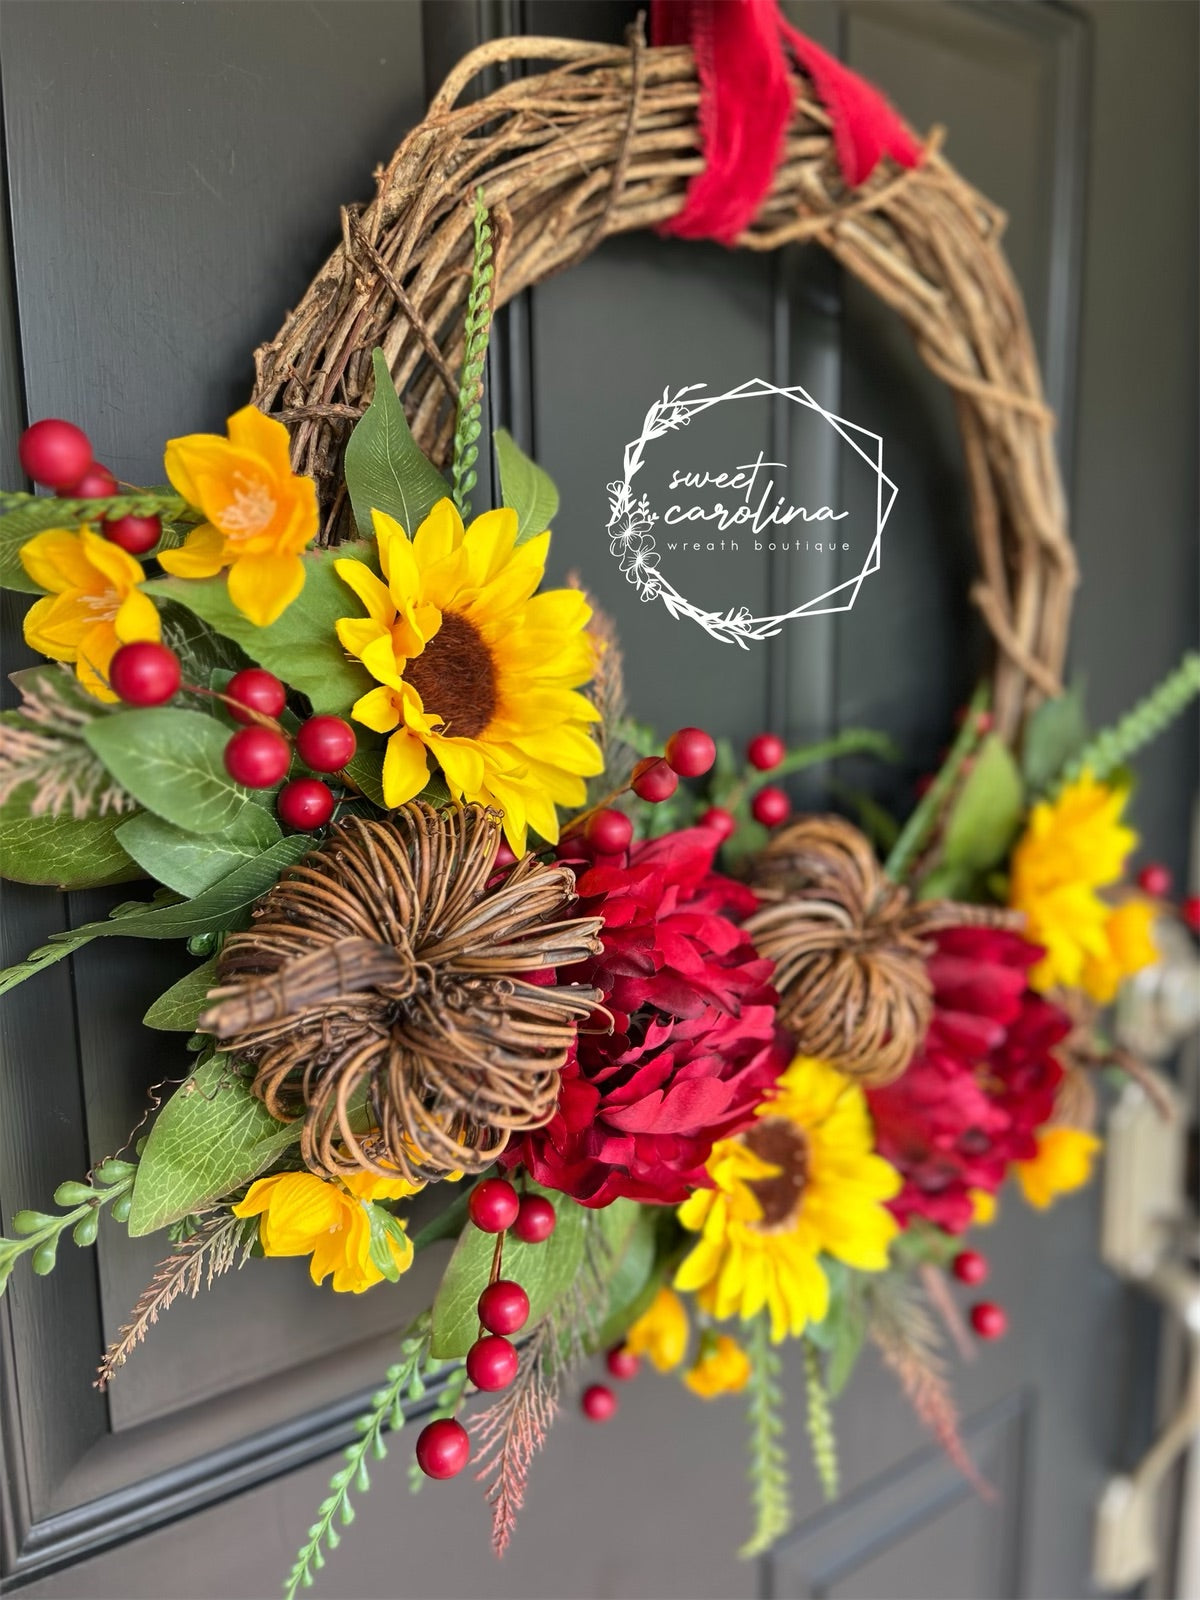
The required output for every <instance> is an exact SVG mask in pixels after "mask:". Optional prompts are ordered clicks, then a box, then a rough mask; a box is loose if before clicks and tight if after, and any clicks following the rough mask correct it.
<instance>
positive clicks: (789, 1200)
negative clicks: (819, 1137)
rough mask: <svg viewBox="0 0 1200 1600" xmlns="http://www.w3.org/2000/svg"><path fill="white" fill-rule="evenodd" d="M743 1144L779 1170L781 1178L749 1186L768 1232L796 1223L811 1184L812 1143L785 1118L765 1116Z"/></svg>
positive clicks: (747, 1134)
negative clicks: (801, 1203)
mask: <svg viewBox="0 0 1200 1600" xmlns="http://www.w3.org/2000/svg"><path fill="white" fill-rule="evenodd" d="M742 1143H743V1144H744V1145H745V1146H746V1147H747V1149H749V1150H752V1151H753V1152H754V1154H755V1155H756V1156H759V1157H760V1158H761V1159H762V1160H763V1161H769V1162H770V1163H771V1165H772V1166H773V1167H778V1168H779V1175H778V1177H774V1178H758V1179H756V1180H755V1181H754V1182H752V1183H748V1184H747V1188H748V1189H750V1190H751V1192H752V1193H753V1195H754V1198H755V1199H756V1200H757V1201H758V1203H759V1205H760V1206H761V1207H762V1214H763V1215H762V1221H761V1223H759V1224H758V1226H759V1228H760V1229H761V1230H762V1232H764V1233H772V1232H774V1231H776V1230H777V1229H779V1228H782V1227H784V1226H786V1225H788V1224H790V1223H792V1222H794V1221H795V1218H796V1214H797V1213H798V1211H799V1210H800V1200H801V1198H802V1196H803V1194H804V1185H805V1183H806V1182H807V1181H808V1140H807V1139H806V1138H805V1137H804V1133H803V1131H802V1130H801V1129H800V1128H798V1127H797V1126H796V1124H795V1123H794V1122H789V1121H788V1120H787V1119H786V1118H785V1117H763V1119H762V1120H761V1121H760V1122H756V1123H755V1124H754V1126H753V1127H752V1128H751V1129H749V1130H748V1132H746V1133H744V1134H743V1135H742Z"/></svg>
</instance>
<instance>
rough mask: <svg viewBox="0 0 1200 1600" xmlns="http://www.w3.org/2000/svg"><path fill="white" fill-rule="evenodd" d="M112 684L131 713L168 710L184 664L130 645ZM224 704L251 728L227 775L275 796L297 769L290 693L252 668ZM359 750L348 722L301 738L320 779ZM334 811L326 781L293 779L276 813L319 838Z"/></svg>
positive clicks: (326, 721)
mask: <svg viewBox="0 0 1200 1600" xmlns="http://www.w3.org/2000/svg"><path fill="white" fill-rule="evenodd" d="M108 681H109V685H110V686H111V688H112V691H113V693H114V694H115V695H116V696H117V698H118V699H120V700H123V701H124V702H125V704H126V705H130V706H161V705H163V704H165V703H166V701H168V700H170V699H171V697H172V696H173V695H175V694H176V693H177V692H178V690H179V688H180V684H181V674H180V667H179V657H178V656H177V655H176V654H175V652H174V651H173V650H169V649H168V648H167V646H166V645H165V644H157V643H155V642H154V641H153V640H150V639H144V640H140V641H138V642H137V643H136V644H125V645H122V646H121V648H120V649H119V650H118V651H117V652H116V654H115V655H114V656H113V658H112V661H111V662H110V663H109V669H108ZM221 698H222V699H223V700H224V702H225V704H226V705H227V706H228V708H229V713H230V715H231V716H232V717H233V719H234V721H235V722H240V723H242V724H243V726H242V727H240V728H239V729H238V730H237V732H236V733H234V734H233V735H231V737H230V739H229V742H228V744H227V745H226V746H225V770H226V771H227V772H228V773H229V776H230V777H231V778H232V779H233V781H234V782H235V783H241V784H244V785H245V786H246V788H247V789H273V788H274V787H275V785H276V784H277V783H280V782H281V781H282V780H283V779H284V778H285V777H286V776H287V771H288V768H289V767H290V766H291V764H292V744H291V741H290V740H289V739H288V736H287V734H286V733H285V732H284V731H283V729H282V728H281V727H280V725H279V722H278V720H277V719H278V718H279V716H280V715H281V714H282V712H283V709H284V706H285V704H286V703H287V690H286V689H285V688H284V686H283V684H282V683H281V682H280V681H279V679H278V678H277V677H276V676H275V675H274V673H271V672H264V671H263V669H262V668H261V667H247V668H246V669H245V670H244V671H243V672H237V673H235V674H234V675H233V677H232V678H231V679H230V680H229V684H228V687H227V688H226V690H225V693H224V694H223V695H222V696H221ZM356 744H357V741H356V740H355V737H354V729H353V728H352V727H351V726H350V724H349V723H348V722H344V721H343V720H342V718H341V717H328V716H319V717H309V719H308V721H307V722H303V723H301V725H300V727H299V728H298V729H297V730H296V739H295V746H296V754H297V755H298V756H299V757H300V759H301V761H303V762H304V764H305V766H307V767H309V768H310V769H311V770H312V771H313V772H340V771H341V770H342V768H343V767H344V766H345V765H346V763H347V762H348V761H349V760H350V759H351V757H352V756H353V755H354V751H355V748H356ZM334 803H335V802H334V798H333V790H332V789H331V788H330V787H329V785H328V784H327V783H325V782H323V781H322V780H321V779H320V778H293V779H292V781H291V782H290V783H285V784H284V786H283V788H282V789H281V790H280V791H279V796H278V799H277V800H276V802H275V807H276V810H277V811H278V813H279V820H280V821H281V822H282V823H283V824H284V825H285V827H288V828H294V829H296V831H297V832H301V833H311V832H313V831H314V830H315V829H317V828H323V827H324V826H325V824H326V823H327V822H328V821H329V819H330V817H331V816H332V815H333V807H334Z"/></svg>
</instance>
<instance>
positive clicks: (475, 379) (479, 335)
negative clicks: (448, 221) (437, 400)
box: [450, 189, 495, 518]
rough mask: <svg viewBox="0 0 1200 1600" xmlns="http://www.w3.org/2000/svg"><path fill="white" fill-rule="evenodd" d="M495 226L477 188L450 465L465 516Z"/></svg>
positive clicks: (475, 454) (472, 480)
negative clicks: (461, 366) (452, 457)
mask: <svg viewBox="0 0 1200 1600" xmlns="http://www.w3.org/2000/svg"><path fill="white" fill-rule="evenodd" d="M494 271H495V269H494V267H493V265H492V229H491V226H490V225H489V223H488V212H487V207H486V206H485V205H484V203H483V190H482V189H476V191H475V252H474V256H473V258H472V261H471V287H470V289H469V290H468V292H467V312H466V318H465V321H464V323H463V340H464V349H463V369H462V378H461V379H460V381H459V388H458V416H457V419H456V422H455V426H454V459H453V461H452V463H451V467H450V477H451V481H452V483H453V494H454V503H455V505H456V506H457V507H458V509H459V511H460V512H461V513H462V515H463V517H464V518H466V517H469V516H470V515H471V499H470V495H471V490H472V489H473V488H474V487H475V484H476V482H477V481H478V479H477V476H476V473H475V463H476V461H477V460H478V459H479V445H478V440H479V433H480V429H481V427H482V423H481V421H480V417H481V415H482V411H483V405H482V401H483V364H484V361H485V359H486V357H487V347H488V336H489V334H490V333H491V328H492V287H491V286H492V277H493V275H494Z"/></svg>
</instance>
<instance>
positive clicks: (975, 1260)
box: [950, 1250, 989, 1283]
mask: <svg viewBox="0 0 1200 1600" xmlns="http://www.w3.org/2000/svg"><path fill="white" fill-rule="evenodd" d="M950 1270H951V1272H952V1273H953V1274H954V1276H955V1277H956V1278H957V1279H958V1281H959V1283H983V1282H985V1281H986V1279H987V1275H988V1270H989V1269H988V1263H987V1257H986V1256H981V1255H980V1254H979V1251H978V1250H960V1251H959V1252H958V1254H957V1255H956V1256H955V1258H954V1260H953V1261H952V1262H951V1263H950Z"/></svg>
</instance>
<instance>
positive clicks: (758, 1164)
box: [675, 1056, 901, 1343]
mask: <svg viewBox="0 0 1200 1600" xmlns="http://www.w3.org/2000/svg"><path fill="white" fill-rule="evenodd" d="M872 1146H873V1131H872V1127H871V1118H870V1115H869V1113H868V1111H867V1102H866V1099H865V1097H864V1095H863V1092H862V1090H861V1089H860V1088H859V1087H858V1085H857V1084H855V1083H853V1082H852V1081H851V1080H850V1079H849V1078H846V1077H843V1076H842V1074H841V1073H840V1072H838V1071H836V1070H835V1068H833V1067H831V1066H829V1065H828V1064H827V1063H826V1062H824V1061H816V1060H814V1059H812V1058H811V1057H808V1056H797V1057H796V1059H795V1060H794V1061H793V1062H792V1064H791V1066H790V1067H788V1069H787V1071H786V1072H784V1074H783V1075H782V1077H781V1078H780V1079H779V1081H778V1085H777V1087H776V1091H775V1093H774V1094H773V1095H772V1097H771V1098H770V1099H769V1100H768V1101H767V1102H766V1103H765V1104H764V1105H762V1106H760V1107H759V1109H758V1113H757V1120H756V1121H755V1122H754V1123H753V1124H752V1125H751V1126H750V1127H749V1128H747V1129H746V1131H745V1132H744V1133H741V1134H738V1135H737V1137H736V1138H733V1139H724V1140H722V1141H721V1142H720V1143H718V1144H717V1145H715V1146H714V1147H713V1152H712V1155H711V1156H710V1157H709V1161H708V1173H709V1176H710V1177H711V1178H712V1180H713V1185H714V1187H713V1188H712V1189H697V1190H696V1192H695V1193H694V1194H692V1195H690V1196H689V1198H688V1199H687V1200H685V1201H684V1203H683V1205H682V1206H681V1207H680V1208H679V1220H680V1222H682V1224H683V1225H684V1227H685V1228H689V1229H691V1230H692V1232H694V1233H699V1234H700V1238H699V1240H698V1241H697V1243H696V1245H695V1246H694V1248H693V1249H692V1252H691V1254H690V1255H689V1256H688V1257H687V1258H686V1259H685V1260H684V1262H683V1263H682V1265H681V1266H680V1268H679V1271H678V1272H677V1273H676V1275H675V1287H676V1288H677V1289H685V1290H692V1291H695V1292H696V1293H697V1295H698V1298H699V1302H700V1305H701V1306H702V1307H703V1308H704V1309H705V1310H706V1311H708V1312H710V1313H711V1314H712V1315H713V1316H715V1317H730V1316H733V1315H734V1314H735V1313H736V1314H738V1315H739V1316H740V1317H741V1318H742V1320H743V1321H749V1320H750V1319H751V1318H752V1317H754V1316H756V1315H757V1314H758V1313H759V1312H760V1311H761V1310H762V1309H763V1308H764V1307H766V1309H767V1310H768V1311H769V1312H770V1316H771V1338H772V1339H773V1340H775V1341H776V1342H777V1343H778V1341H779V1340H781V1339H784V1338H786V1337H787V1335H788V1334H791V1335H793V1336H795V1335H797V1334H799V1333H801V1332H803V1330H804V1327H805V1325H806V1324H807V1323H809V1322H820V1321H822V1319H823V1318H824V1316H825V1313H826V1311H827V1310H828V1309H829V1281H828V1279H827V1278H826V1276H825V1273H824V1271H823V1270H822V1267H821V1262H820V1256H821V1254H822V1252H824V1253H826V1254H827V1255H830V1256H836V1257H837V1259H838V1260H840V1261H844V1262H845V1263H846V1264H847V1265H848V1266H851V1267H857V1268H858V1269H859V1270H860V1271H862V1272H880V1271H882V1270H883V1269H884V1268H885V1267H886V1266H887V1262H888V1245H889V1244H890V1243H891V1240H892V1239H893V1237H894V1236H895V1234H896V1231H897V1227H896V1222H895V1220H894V1219H893V1218H892V1216H891V1215H890V1213H889V1212H888V1211H887V1210H886V1209H885V1207H884V1204H883V1202H884V1201H885V1200H889V1199H891V1197H892V1196H893V1195H895V1194H896V1193H897V1192H898V1191H899V1189H900V1182H901V1180H900V1175H899V1173H898V1172H897V1171H896V1170H895V1168H894V1167H892V1166H891V1165H890V1164H889V1163H888V1162H886V1161H885V1160H884V1159H883V1157H882V1156H877V1155H876V1154H875V1153H874V1150H873V1148H872Z"/></svg>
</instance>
